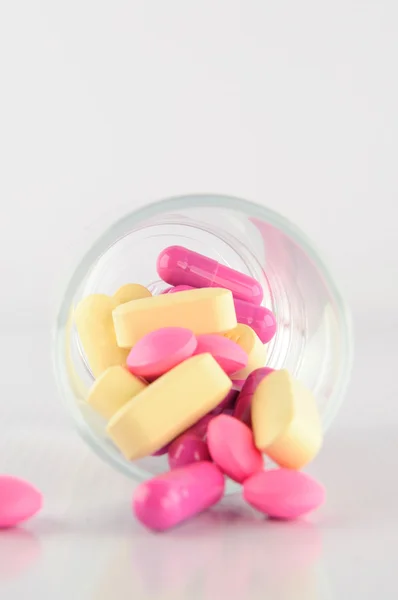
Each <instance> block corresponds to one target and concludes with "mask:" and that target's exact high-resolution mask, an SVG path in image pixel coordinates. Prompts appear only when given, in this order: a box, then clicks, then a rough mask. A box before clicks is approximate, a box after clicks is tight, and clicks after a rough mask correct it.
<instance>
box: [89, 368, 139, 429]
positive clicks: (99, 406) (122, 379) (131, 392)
mask: <svg viewBox="0 0 398 600" xmlns="http://www.w3.org/2000/svg"><path fill="white" fill-rule="evenodd" d="M147 385H148V384H147V383H146V382H145V381H142V379H140V378H139V377H136V376H135V375H133V374H132V373H130V372H129V371H128V370H127V369H125V368H124V367H122V366H120V365H116V366H114V367H109V368H108V369H106V370H105V371H104V372H103V373H101V375H100V376H99V377H98V379H97V380H96V381H95V382H94V384H93V385H92V387H91V389H90V391H89V394H88V397H87V402H88V403H89V404H90V405H91V406H92V407H93V408H94V409H95V410H96V411H97V412H98V413H99V414H100V415H102V416H103V417H105V419H110V418H111V417H112V416H113V415H114V414H115V412H117V411H118V410H119V409H120V408H122V406H124V405H125V404H126V403H127V402H128V401H129V400H131V399H132V398H133V397H134V396H136V395H137V394H139V393H140V392H142V391H143V390H144V389H145V388H146V387H147Z"/></svg>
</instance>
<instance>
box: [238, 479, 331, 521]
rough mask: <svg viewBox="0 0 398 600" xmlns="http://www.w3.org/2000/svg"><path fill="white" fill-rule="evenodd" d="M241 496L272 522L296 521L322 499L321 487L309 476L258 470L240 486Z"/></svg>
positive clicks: (322, 489) (323, 493) (323, 498)
mask: <svg viewBox="0 0 398 600" xmlns="http://www.w3.org/2000/svg"><path fill="white" fill-rule="evenodd" d="M243 497H244V499H245V500H246V502H248V503H249V504H251V505H252V506H254V508H256V509H257V510H259V511H260V512H263V513H265V514H266V515H268V516H270V517H273V518H275V519H297V518H298V517H301V516H302V515H305V514H306V513H308V512H310V511H312V510H314V509H315V508H318V506H320V505H321V504H323V502H324V500H325V490H324V488H323V486H322V485H321V484H320V483H318V482H317V481H315V479H312V478H311V477H310V476H309V475H306V474H305V473H301V472H300V471H293V470H290V469H274V470H271V471H261V472H259V473H256V474H255V475H253V476H252V477H250V479H247V480H246V481H245V483H244V486H243Z"/></svg>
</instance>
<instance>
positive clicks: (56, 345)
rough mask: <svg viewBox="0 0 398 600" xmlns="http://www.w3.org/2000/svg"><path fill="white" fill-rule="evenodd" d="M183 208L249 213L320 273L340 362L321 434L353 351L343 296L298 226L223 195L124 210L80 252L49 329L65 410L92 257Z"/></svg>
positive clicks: (91, 438)
mask: <svg viewBox="0 0 398 600" xmlns="http://www.w3.org/2000/svg"><path fill="white" fill-rule="evenodd" d="M187 205H191V207H192V208H199V209H200V208H216V209H217V208H218V209H229V210H235V211H239V212H242V213H246V214H250V217H254V218H258V219H262V220H264V221H266V222H267V223H268V224H270V225H272V226H274V227H276V228H277V229H279V230H281V231H282V232H283V233H284V234H285V235H287V236H288V237H289V238H291V239H292V240H293V241H294V242H295V243H296V244H297V245H298V246H299V247H301V248H302V249H303V250H304V251H305V253H306V254H307V255H308V256H309V257H310V259H311V260H312V262H313V263H314V265H315V266H316V268H317V269H318V271H319V272H320V273H321V275H322V277H323V279H324V281H325V283H326V285H327V287H328V288H329V290H330V291H331V294H332V296H333V299H334V302H335V306H336V308H337V311H338V314H339V321H340V323H341V327H342V350H343V353H344V357H345V360H344V368H343V369H342V370H341V372H340V373H339V375H338V381H337V382H336V386H335V389H334V391H333V397H332V398H331V401H330V405H329V409H328V412H327V414H326V417H325V419H324V421H323V426H324V430H325V431H326V430H327V429H328V428H329V426H330V424H331V422H332V420H333V419H334V417H335V416H336V414H337V412H338V410H339V408H340V406H341V403H342V401H343V398H344V395H345V392H346V390H347V387H348V383H349V378H350V374H351V369H352V364H353V346H354V344H353V326H352V318H351V313H350V310H349V308H348V306H347V304H346V302H345V300H344V299H343V296H342V295H341V292H340V289H339V287H338V285H337V284H336V282H335V279H334V276H332V274H331V273H330V270H329V268H328V267H327V266H326V262H325V260H324V259H323V257H322V254H321V253H320V252H319V250H318V249H317V248H316V247H315V246H314V243H313V242H312V241H311V240H310V238H309V237H308V236H307V235H306V234H305V233H304V232H303V231H302V230H301V229H300V228H299V227H298V226H296V225H295V224H294V223H292V222H291V221H290V220H289V219H287V218H285V217H284V216H282V215H281V214H280V213H278V212H276V211H274V210H272V209H270V208H268V207H265V206H262V205H260V204H257V203H255V202H251V201H249V200H244V199H241V198H238V197H235V196H229V195H228V196H225V195H220V194H210V193H208V194H207V193H206V194H187V195H180V196H173V197H169V198H166V199H163V200H159V201H156V202H152V203H150V204H147V205H145V206H143V207H140V208H138V209H134V210H132V211H130V212H129V213H127V214H125V215H123V216H122V217H120V218H119V219H118V220H117V221H116V222H114V223H111V225H110V226H109V227H108V228H107V229H106V230H105V231H104V232H103V233H102V234H101V235H100V236H99V237H98V238H97V239H96V241H95V242H94V243H93V244H92V245H91V246H90V247H89V248H88V249H87V250H86V252H85V253H84V254H83V256H82V257H81V258H80V260H79V261H78V263H77V265H76V266H75V268H74V270H73V272H72V275H71V276H70V278H69V279H68V281H67V284H66V287H65V288H64V291H63V294H62V297H61V302H60V304H59V307H58V313H57V316H56V319H55V324H54V327H53V352H52V356H53V365H54V369H55V375H56V377H55V378H56V382H57V385H58V389H59V391H60V394H61V396H62V398H63V400H64V402H66V403H67V408H68V410H69V411H70V410H71V406H70V403H69V402H68V401H67V397H66V388H67V386H68V381H67V378H66V373H65V369H64V365H63V360H62V358H61V357H64V356H65V348H66V328H67V325H68V322H69V320H70V306H71V299H72V298H73V297H74V295H75V293H76V290H77V289H79V287H80V285H81V284H82V282H83V281H84V279H85V277H86V276H87V272H88V270H89V269H90V267H91V266H92V264H94V263H95V261H96V260H97V259H98V257H99V256H102V255H103V254H104V253H105V252H106V251H107V249H108V248H109V247H110V246H111V245H112V244H114V243H115V240H116V239H120V238H122V237H123V236H124V235H126V234H128V233H129V231H131V229H132V228H134V227H136V226H137V224H138V223H140V222H143V221H148V220H150V219H152V218H154V217H156V216H157V215H158V214H159V213H160V212H162V213H167V212H168V213H170V212H175V211H178V210H181V209H186V208H187ZM73 418H74V420H75V422H77V424H78V429H79V431H80V434H81V435H82V437H83V438H84V439H86V440H87V441H88V442H89V443H90V444H91V445H93V446H95V448H96V450H97V451H98V453H99V454H101V455H102V456H104V457H106V459H107V460H108V461H109V459H110V457H109V456H106V453H105V451H104V450H103V448H102V447H101V445H100V444H99V443H98V441H97V440H96V437H95V435H94V434H93V432H92V431H91V430H90V428H89V427H88V425H87V424H86V422H85V420H84V418H83V417H82V415H81V413H80V410H79V409H78V407H77V406H76V407H75V410H73ZM111 460H112V462H114V464H115V466H116V467H117V468H119V469H121V470H122V471H124V472H126V469H125V465H124V462H123V460H122V459H121V457H120V460H118V459H117V458H116V457H113V456H112V457H111ZM134 470H135V469H134ZM136 475H138V476H139V477H140V469H138V468H137V470H136Z"/></svg>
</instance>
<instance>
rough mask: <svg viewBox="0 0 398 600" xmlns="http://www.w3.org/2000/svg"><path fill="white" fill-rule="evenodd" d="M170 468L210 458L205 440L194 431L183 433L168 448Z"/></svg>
mask: <svg viewBox="0 0 398 600" xmlns="http://www.w3.org/2000/svg"><path fill="white" fill-rule="evenodd" d="M168 455H169V456H168V460H169V465H170V469H176V468H178V467H183V466H184V465H190V464H191V463H195V462H200V461H201V460H211V459H210V453H209V450H208V448H207V442H205V440H204V439H202V438H201V437H200V436H199V435H197V434H196V433H191V432H189V431H188V432H187V433H183V434H181V435H180V436H179V437H178V438H176V439H175V440H174V441H173V442H171V444H170V446H169V450H168Z"/></svg>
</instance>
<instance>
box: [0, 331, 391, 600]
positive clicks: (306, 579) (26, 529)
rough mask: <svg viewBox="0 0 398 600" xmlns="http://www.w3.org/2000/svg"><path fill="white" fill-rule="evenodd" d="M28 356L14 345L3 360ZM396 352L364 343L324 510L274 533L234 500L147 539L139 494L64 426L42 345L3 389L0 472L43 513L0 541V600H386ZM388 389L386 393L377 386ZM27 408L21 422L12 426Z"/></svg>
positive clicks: (329, 443)
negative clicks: (32, 491)
mask: <svg viewBox="0 0 398 600" xmlns="http://www.w3.org/2000/svg"><path fill="white" fill-rule="evenodd" d="M10 339H11V338H10ZM10 339H9V340H8V342H10ZM23 343H25V344H26V343H27V340H26V339H24V338H23V337H22V336H21V337H19V338H17V339H15V337H14V346H11V347H12V349H13V350H15V351H16V350H17V347H18V346H20V344H23ZM10 344H12V342H10ZM394 344H395V335H393V332H391V333H390V334H388V335H386V336H385V338H384V345H383V344H382V349H383V352H380V353H378V354H377V355H374V354H373V352H374V347H373V346H372V345H370V344H366V343H364V344H362V343H361V341H360V340H359V343H358V346H359V348H358V351H357V362H356V366H355V369H354V374H353V382H352V385H351V388H350V392H349V395H348V397H347V400H346V403H345V406H344V407H343V409H342V411H341V413H340V415H339V418H338V419H337V421H336V423H335V424H334V426H332V429H331V431H330V432H329V434H328V435H327V438H326V443H325V447H324V449H323V451H322V453H321V454H320V456H319V458H318V459H317V460H316V462H315V463H314V464H313V465H312V466H311V467H310V468H309V469H308V471H309V472H310V473H313V474H314V475H315V476H317V477H318V478H319V479H320V480H321V481H322V482H323V483H324V484H325V485H326V488H327V503H326V505H325V506H324V507H323V508H322V509H321V510H319V511H318V512H317V513H314V514H313V515H312V516H311V517H308V518H307V519H305V520H302V521H298V522H294V523H278V522H271V521H268V520H266V519H265V518H263V517H262V516H261V515H259V514H257V513H256V512H255V511H254V510H252V509H250V508H248V507H247V506H245V505H244V503H243V502H242V500H241V498H240V497H239V496H232V497H228V498H226V499H225V500H224V501H223V502H222V503H221V504H220V505H218V506H217V507H216V508H214V509H212V510H210V511H208V512H207V513H204V514H202V515H201V516H199V517H197V518H196V519H193V520H192V521H190V522H188V523H186V524H183V525H181V526H180V527H178V528H176V529H174V530H172V531H169V532H167V533H163V534H154V533H151V532H149V531H147V530H145V529H144V528H143V527H142V526H141V525H140V524H139V523H137V522H136V521H135V520H134V518H133V516H132V514H131V509H130V504H131V496H132V491H133V489H134V483H133V482H131V481H129V480H128V479H126V478H125V477H124V476H123V475H121V474H119V473H118V472H116V471H113V470H112V469H111V468H110V467H108V466H107V465H106V464H104V463H102V462H101V461H100V460H99V459H98V458H97V457H96V456H95V455H94V454H92V452H91V450H90V449H89V448H88V447H86V446H85V444H84V442H83V441H82V440H81V439H80V438H79V437H78V436H77V434H76V433H75V432H74V430H73V429H72V427H70V426H69V423H68V421H67V420H65V416H64V415H63V412H62V408H61V407H60V406H59V402H58V400H57V397H56V393H55V390H54V388H53V385H52V381H51V379H50V378H49V377H48V374H47V367H48V364H47V355H46V352H45V349H46V348H47V340H46V339H45V338H41V337H40V336H37V340H36V349H37V352H36V353H35V354H32V357H31V359H32V362H31V363H30V364H29V365H27V373H26V374H25V375H26V376H25V378H24V379H23V380H21V381H20V382H19V383H18V382H16V383H15V381H14V377H15V374H16V369H17V367H16V366H14V367H13V366H12V364H11V361H10V364H9V365H8V366H9V368H8V369H7V371H6V372H5V375H4V378H3V380H2V381H1V384H0V393H1V397H2V398H3V402H4V399H6V398H8V399H10V401H11V400H12V403H13V410H11V409H10V410H9V412H8V413H7V412H6V413H5V416H4V418H3V422H2V423H1V424H0V469H1V471H2V472H9V473H13V474H15V475H19V476H22V477H25V478H27V479H28V480H30V481H31V482H32V483H34V484H35V485H37V486H38V487H39V488H40V489H41V490H42V491H43V493H44V499H45V504H44V508H43V511H42V512H41V513H40V514H39V515H38V516H37V517H36V518H34V519H32V520H31V521H30V522H28V523H27V524H26V525H25V526H23V527H22V526H21V527H20V528H18V529H15V530H11V531H2V532H0V596H1V597H2V598H7V600H14V599H16V600H19V599H21V600H22V599H24V598H27V597H35V598H36V597H46V598H57V600H58V599H59V600H63V599H65V600H67V599H68V600H69V599H70V598H73V599H74V600H88V599H90V600H91V599H92V600H113V599H117V600H119V599H120V600H124V598H126V599H128V598H135V599H137V600H140V599H148V600H149V599H151V598H156V599H158V598H159V599H163V598H164V599H178V598H181V599H185V598H190V599H196V598H198V599H199V598H200V599H203V600H205V599H206V600H213V599H217V598H224V597H225V598H231V599H232V598H237V599H241V598H250V599H251V598H253V599H255V598H270V599H271V600H277V599H282V600H301V599H305V600H307V599H308V600H309V599H310V600H331V599H336V600H345V599H347V600H351V599H352V598H353V597H355V598H365V599H366V598H383V599H384V598H394V597H395V594H396V592H397V591H398V584H397V583H396V575H395V572H396V542H397V539H398V516H397V515H398V513H397V509H396V503H397V498H398V480H397V477H396V473H397V450H398V448H397V436H396V427H397V414H396V413H395V415H394V414H393V413H392V411H391V408H392V407H393V406H394V404H395V403H396V398H397V384H396V383H395V382H394V378H393V369H395V367H396V366H395V359H394V352H393V348H394ZM395 355H396V352H395ZM13 369H14V371H13ZM389 373H390V374H389ZM29 375H30V376H31V377H30V376H29ZM382 376H383V377H385V378H387V379H386V380H385V382H384V383H383V384H379V381H380V379H381V377H382ZM32 385H34V390H32ZM39 390H42V396H41V397H39ZM26 398H29V402H30V403H31V404H30V407H29V409H26V410H25V412H24V411H21V410H20V411H19V412H18V407H19V408H21V407H22V406H26ZM18 415H19V416H18ZM354 417H355V418H354Z"/></svg>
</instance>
